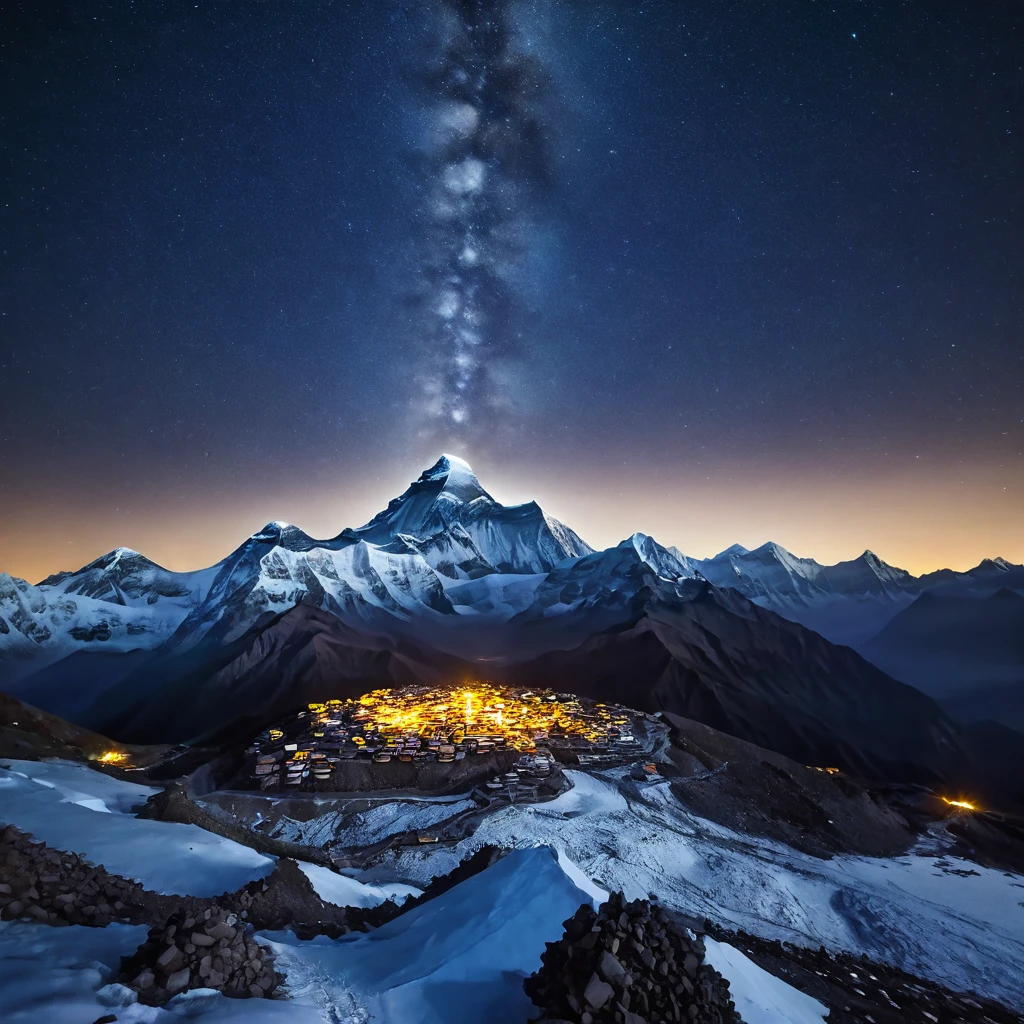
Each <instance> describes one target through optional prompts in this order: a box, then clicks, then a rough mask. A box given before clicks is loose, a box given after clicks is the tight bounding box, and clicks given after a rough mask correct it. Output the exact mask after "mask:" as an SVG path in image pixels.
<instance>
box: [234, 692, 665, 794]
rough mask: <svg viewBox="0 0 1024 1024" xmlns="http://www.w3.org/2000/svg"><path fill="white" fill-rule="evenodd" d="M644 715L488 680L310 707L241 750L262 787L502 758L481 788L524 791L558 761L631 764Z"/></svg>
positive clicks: (640, 748) (318, 785)
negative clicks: (402, 766)
mask: <svg viewBox="0 0 1024 1024" xmlns="http://www.w3.org/2000/svg"><path fill="white" fill-rule="evenodd" d="M645 719H646V716H643V715H639V714H638V713H637V712H635V711H631V710H629V709H627V708H624V707H620V706H618V705H613V704H602V703H596V702H592V701H585V700H580V699H579V698H577V697H575V696H573V695H571V694H555V693H551V692H549V691H544V690H523V689H511V688H508V687H500V686H493V685H491V684H489V683H478V684H474V685H472V686H463V687H454V688H443V687H439V688H429V687H409V688H405V689H400V690H374V691H373V692H372V693H368V694H365V695H364V696H362V697H360V698H358V699H356V700H330V701H327V702H325V703H315V704H310V705H309V706H308V709H307V710H306V711H302V712H300V713H299V714H298V715H296V716H294V717H293V718H291V719H289V720H287V721H284V722H281V723H278V726H277V727H276V728H272V729H267V730H266V731H264V732H263V733H261V734H260V735H259V736H258V737H257V738H256V740H255V742H254V743H253V745H252V746H251V747H250V748H249V750H248V751H247V755H248V760H247V766H248V767H247V772H248V777H249V780H250V782H251V783H258V784H259V786H260V788H261V789H280V788H284V787H290V788H292V789H293V790H296V791H301V790H304V789H305V790H314V791H322V790H325V789H326V790H331V789H336V788H337V789H344V788H346V785H345V780H344V773H345V766H346V763H347V762H352V761H363V762H366V761H371V762H373V763H374V764H381V765H383V764H388V763H392V764H393V763H403V762H404V763H407V764H411V765H413V766H427V765H433V764H455V763H456V762H460V761H465V760H466V759H467V758H471V759H473V760H474V761H475V760H476V759H477V758H483V757H487V756H488V755H492V758H493V755H502V756H501V757H500V758H495V760H500V761H501V764H502V767H505V766H507V767H508V768H509V770H508V771H504V772H500V773H499V774H498V775H496V776H495V777H494V778H492V779H491V780H490V781H489V782H488V783H487V784H486V785H487V786H488V787H489V788H491V789H503V788H506V787H507V786H508V785H510V784H512V783H516V784H517V785H519V786H520V787H522V786H524V785H525V786H527V787H528V786H529V784H530V780H531V779H532V780H540V779H543V778H545V777H546V776H548V775H549V774H550V772H551V771H552V768H553V766H554V764H555V762H556V761H558V760H561V761H565V760H571V761H573V762H574V763H583V764H586V763H594V762H596V763H602V762H612V761H628V760H635V759H636V758H637V757H638V756H640V755H641V754H643V753H644V752H645V749H646V747H645V744H644V742H643V740H644V739H645V738H646V736H647V733H648V726H647V723H646V721H645ZM638 725H640V726H641V728H640V729H639V730H638V728H637V726H638ZM638 731H639V732H640V733H641V738H640V740H639V741H638V738H637V735H635V733H636V732H638ZM516 754H518V757H516V756H515V755H516Z"/></svg>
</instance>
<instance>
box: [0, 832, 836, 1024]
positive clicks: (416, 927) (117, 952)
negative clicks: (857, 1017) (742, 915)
mask: <svg viewBox="0 0 1024 1024" xmlns="http://www.w3.org/2000/svg"><path fill="white" fill-rule="evenodd" d="M563 863H564V862H563ZM566 866H568V865H566ZM587 900H588V894H587V893H586V892H584V891H583V890H581V889H579V888H577V886H576V885H575V884H574V882H573V880H572V878H571V877H570V876H569V874H567V873H566V871H564V870H563V867H562V865H561V864H560V862H559V860H558V858H556V857H555V856H554V855H553V853H552V851H550V850H547V849H530V850H523V851H520V852H518V853H513V854H511V855H510V856H508V857H506V858H504V859H503V860H501V861H499V862H498V863H497V864H495V865H493V866H492V867H490V868H488V869H487V870H486V871H484V872H482V873H481V874H479V875H476V876H474V877H472V878H470V879H468V880H467V881H465V882H462V883H461V884H459V885H457V886H455V887H454V888H453V889H450V890H449V891H448V892H446V893H443V894H442V895H441V896H438V897H436V898H435V899H433V900H431V901H429V902H428V903H426V904H423V905H422V906H420V907H417V908H415V909H414V910H412V911H410V912H409V913H408V914H405V915H403V916H402V917H400V918H397V919H396V920H394V921H392V922H391V923H390V924H387V925H385V926H384V927H383V928H380V929H378V930H377V931H375V932H371V933H370V934H368V935H365V936H357V937H352V936H346V937H345V938H343V939H341V940H338V941H335V942H332V941H329V940H326V939H317V940H314V941H311V942H303V941H300V940H298V939H296V938H295V937H294V936H293V935H291V933H278V934H274V935H263V936H258V938H259V939H260V941H262V942H268V943H269V944H270V945H271V946H272V947H273V948H274V950H275V952H276V953H277V966H278V968H279V969H280V970H283V971H284V972H285V973H286V974H287V989H286V992H287V998H284V999H280V1000H267V1001H263V1000H233V999H228V998H226V997H225V996H222V995H219V994H217V993H215V992H211V991H209V990H202V989H200V990H197V991H194V992H188V993H185V994H184V995H182V996H178V997H176V998H175V999H173V1000H172V1001H171V1002H170V1003H169V1004H168V1005H167V1007H165V1008H162V1009H156V1008H152V1007H145V1006H141V1005H139V1004H138V1003H135V1002H134V1000H133V994H132V993H131V992H130V991H129V990H127V989H125V988H123V987H122V986H120V985H116V984H110V982H111V980H112V978H113V977H114V975H115V972H116V968H117V965H118V964H119V962H120V958H121V957H122V956H126V955H128V954H130V953H131V952H132V951H133V950H134V949H135V947H136V946H137V945H138V943H139V942H141V941H142V939H143V938H144V937H145V929H144V928H142V927H131V926H127V925H116V924H115V925H110V926H108V927H107V928H103V929H96V928H77V927H69V928H60V929H58V928H49V927H47V926H45V925H37V924H23V923H10V922H3V923H0V998H2V1000H3V1006H4V1019H5V1021H10V1022H11V1024H23V1022H32V1024H35V1022H36V1021H39V1020H41V1019H45V1020H46V1021H47V1022H48V1024H49V1022H52V1024H81V1022H82V1021H90V1020H96V1019H98V1018H99V1017H100V1016H102V1015H104V1014H107V1013H111V1012H113V1013H115V1014H116V1016H117V1018H118V1020H120V1021H128V1022H146V1024H158V1022H163V1021H174V1020H191V1021H196V1022H199V1024H213V1022H217V1024H226V1022H242V1021H244V1022H256V1024H259V1022H268V1024H294V1022H295V1021H297V1020H298V1021H303V1022H308V1024H315V1022H321V1021H322V1022H326V1024H365V1022H367V1021H369V1020H373V1021H377V1022H379V1024H480V1022H481V1021H492V1020H509V1021H523V1020H526V1019H528V1017H529V1016H530V1015H531V1013H532V1012H534V1011H533V1010H532V1007H531V1005H530V1002H529V1000H528V999H527V997H526V995H525V993H524V992H523V988H522V983H523V979H524V978H525V977H526V976H527V975H528V974H530V973H532V972H533V971H534V970H535V969H536V968H537V967H539V966H540V956H541V953H542V952H543V951H544V943H545V942H548V941H553V940H555V939H557V938H558V937H559V936H560V935H561V933H562V923H563V921H565V920H566V919H567V918H568V917H570V916H571V915H572V914H573V913H574V912H575V910H576V908H577V907H578V906H579V905H580V903H583V902H586V901H587ZM711 955H712V956H713V957H714V960H713V962H714V963H715V966H716V967H717V969H718V970H720V971H721V972H722V973H723V974H724V975H725V977H726V978H728V979H729V980H730V982H731V984H732V986H733V991H734V992H735V993H736V996H737V999H739V1000H741V1001H742V1005H743V1006H744V1007H745V1008H746V1009H747V1011H748V1012H749V1013H750V1015H749V1016H746V1017H745V1018H744V1019H745V1020H746V1021H747V1024H818V1022H819V1021H820V1020H821V1013H820V1012H818V1013H817V1016H815V1015H814V1010H815V1008H816V1007H817V1006H818V1005H819V1004H815V1002H814V1000H812V999H809V998H808V997H807V996H804V995H802V994H801V993H799V992H797V991H796V990H795V989H793V988H791V987H790V986H789V985H787V984H785V982H782V981H779V980H778V979H775V978H773V977H771V976H770V975H766V974H764V972H761V971H759V969H758V968H756V967H755V966H754V965H753V964H751V963H750V961H749V960H747V959H746V958H745V957H744V956H743V955H742V954H741V953H739V952H738V951H736V950H733V949H732V948H731V947H729V946H727V945H724V944H715V946H714V950H713V953H712V954H711ZM787 1014H788V1016H787ZM41 1015H42V1016H41Z"/></svg>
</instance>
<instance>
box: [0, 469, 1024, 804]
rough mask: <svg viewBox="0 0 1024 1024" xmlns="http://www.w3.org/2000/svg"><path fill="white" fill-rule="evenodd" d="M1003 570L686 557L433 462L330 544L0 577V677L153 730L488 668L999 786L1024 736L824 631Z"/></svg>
mask: <svg viewBox="0 0 1024 1024" xmlns="http://www.w3.org/2000/svg"><path fill="white" fill-rule="evenodd" d="M1016 588H1024V567H1021V566H1015V565H1012V564H1010V563H1008V562H1005V561H1003V560H1001V559H995V560H991V561H986V562H983V563H982V564H981V565H979V566H978V567H977V568H975V569H973V570H971V571H970V572H967V573H954V572H952V571H949V570H942V571H940V572H938V573H931V574H928V575H927V576H922V577H914V576H912V575H910V574H909V573H907V572H905V571H904V570H902V569H897V568H894V567H892V566H889V565H887V564H886V563H885V562H883V561H882V560H881V559H879V558H878V557H877V556H875V555H874V554H872V553H871V552H865V553H864V554H863V555H862V556H860V557H859V558H857V559H853V560H852V561H849V562H840V563H839V564H837V565H834V566H822V565H820V564H818V563H817V562H815V561H813V560H812V559H802V558H797V557H795V556H794V555H792V554H790V553H789V552H787V551H786V550H785V549H784V548H782V547H780V546H779V545H776V544H766V545H764V546H762V547H760V548H757V549H756V550H754V551H748V550H746V549H745V548H742V547H739V546H734V547H732V548H729V549H727V550H726V551H724V552H722V553H721V554H719V555H717V556H715V557H714V558H710V559H703V560H701V559H694V558H689V557H687V556H685V555H684V554H682V552H680V551H679V550H678V549H676V548H666V547H664V546H662V545H660V544H658V543H657V542H656V541H655V540H654V539H653V538H651V537H649V536H646V535H644V534H639V533H638V534H634V535H632V536H631V537H629V538H627V539H626V540H624V541H622V542H621V543H620V544H618V545H616V546H615V547H612V548H608V549H606V550H603V551H595V550H594V549H592V548H591V547H590V546H589V545H587V544H586V543H585V542H584V541H583V540H582V539H581V538H580V537H579V536H578V535H577V534H576V533H575V532H574V531H573V530H571V529H570V528H569V527H567V526H565V525H564V524H562V523H560V522H559V521H558V520H556V519H554V518H552V517H551V516H549V515H547V514H546V513H545V512H544V511H543V510H542V509H541V508H540V507H539V506H538V505H537V504H535V503H533V502H530V503H528V504H524V505H517V506H504V505H501V504H500V503H498V502H497V501H495V500H494V499H493V498H492V497H491V495H489V494H488V493H487V491H486V490H484V488H483V487H482V486H481V484H480V482H479V481H478V480H477V478H476V476H475V475H474V474H473V472H472V470H471V469H470V467H469V466H468V465H467V464H466V463H465V462H463V461H462V460H460V459H458V458H455V457H454V456H443V457H442V458H441V459H439V460H438V462H437V463H436V464H435V465H434V466H432V467H431V468H430V469H428V470H426V471H425V472H424V473H423V474H422V475H421V476H420V477H419V478H418V479H417V480H416V481H414V482H413V483H412V484H411V485H410V486H409V488H408V489H407V490H406V491H405V492H404V493H403V494H402V495H401V496H400V497H398V498H396V499H395V500H394V501H392V502H391V503H390V504H389V505H388V507H387V508H386V509H385V510H384V511H382V512H381V513H380V514H379V515H377V516H376V517H374V518H373V519H372V520H371V521H370V522H369V523H367V524H366V525H365V526H362V527H359V528H356V529H345V530H343V531H342V532H341V533H340V534H338V535H337V536H336V537H334V538H331V539H329V540H315V539H313V538H312V537H310V536H308V535H307V534H305V533H304V532H302V531H301V530H300V529H298V528H296V527H294V526H291V525H288V524H286V523H280V522H273V523H269V524H268V525H267V526H266V527H264V529H262V530H260V531H259V532H257V533H255V534H253V535H252V536H251V537H249V538H247V539H246V540H245V541H244V542H243V543H242V544H241V545H240V546H239V547H238V548H236V550H235V551H233V552H232V553H231V554H230V555H229V556H228V557H227V558H225V559H224V560H223V561H221V562H219V563H218V564H217V565H215V566H212V567H210V568H207V569H201V570H198V571H195V572H186V573H174V572H170V571H168V570H166V569H163V568H161V567H160V566H158V565H157V564H155V563H154V562H152V561H151V560H149V559H148V558H146V557H145V556H144V555H142V554H139V553H138V552H134V551H130V550H128V549H125V548H118V549H116V550H115V551H112V552H110V553H109V554H107V555H104V556H103V557H102V558H99V559H97V560H96V561H94V562H91V563H90V564H89V565H87V566H85V567H84V568H82V569H80V570H78V571H76V572H61V573H57V574H55V575H54V576H51V577H48V578H47V579H46V580H43V581H41V582H40V583H38V584H36V585H32V584H29V583H27V582H26V581H24V580H19V579H14V578H12V577H9V576H6V575H0V688H2V689H4V690H6V691H7V692H10V693H13V694H14V695H16V696H18V697H20V698H21V699H24V700H27V701H29V702H31V703H32V704H35V705H37V706H40V707H42V708H44V709H46V710H49V711H53V712H55V713H58V714H62V715H65V716H67V717H69V718H72V719H73V720H75V721H76V722H78V723H80V724H82V725H85V726H88V727H90V728H95V729H97V730H99V731H102V732H104V733H106V734H108V735H111V736H113V737H114V738H115V739H118V740H123V741H133V742H162V741H179V740H186V739H192V738H195V737H197V736H200V735H209V734H216V733H217V732H218V731H219V730H223V729H224V728H226V727H228V726H229V725H233V726H235V727H239V728H240V727H241V726H242V724H243V723H244V724H245V725H246V727H253V726H255V725H256V724H257V723H260V722H262V721H265V720H267V719H268V718H269V717H272V716H274V715H275V714H280V713H281V712H282V711H283V710H286V709H289V708H291V707H294V706H298V705H299V704H300V703H302V702H304V701H306V700H312V699H317V698H318V697H322V696H331V695H339V694H340V695H355V694H358V693H362V692H365V691H366V690H367V689H369V688H371V687H373V686H377V685H390V684H397V683H407V682H416V681H426V680H430V681H436V680H438V679H445V678H447V679H451V678H455V677H462V678H465V677H469V678H473V677H477V678H479V677H484V676H486V677H489V678H494V679H502V680H504V681H510V682H517V683H522V684H524V685H545V686H551V687H552V688H554V689H556V690H570V691H573V692H577V693H584V694H588V695H593V696H597V697H605V698H608V699H614V700H620V701H622V702H623V703H626V704H629V705H631V706H634V707H638V708H642V709H645V710H667V711H672V712H675V713H678V714H682V715H685V716H687V717H689V718H693V719H697V720H699V721H703V722H705V723H706V724H709V725H712V726H714V727H715V728H719V729H722V730H723V731H726V732H729V733H731V734H733V735H737V736H740V737H741V738H743V739H747V740H750V741H752V742H755V743H758V744H759V745H761V746H765V747H769V748H771V749H775V750H779V751H780V752H782V753H785V754H787V755H788V756H792V757H796V758H798V759H800V760H802V761H803V763H807V764H823V763H828V764H838V765H839V766H841V767H845V768H847V769H848V770H851V771H855V772H857V773H859V774H862V775H866V776H868V777H878V778H895V779H905V780H911V781H923V782H927V783H929V784H942V783H944V782H949V783H950V784H952V783H954V782H963V781H971V782H973V783H975V784H977V785H979V786H987V787H988V789H989V791H990V792H996V791H997V790H998V791H1000V792H1005V791H1006V790H1007V786H1006V781H1005V779H1000V772H1001V769H1000V770H998V771H997V770H996V767H995V765H997V764H1001V763H1002V762H1003V761H1005V760H1006V759H1007V758H1010V757H1011V756H1012V755H1013V753H1014V752H1015V751H1016V749H1017V747H1016V744H1017V742H1018V741H1021V742H1022V743H1024V739H1022V737H1020V736H1019V735H1018V734H1016V733H1013V732H1011V731H1010V730H1007V729H1002V728H999V727H996V730H995V733H994V734H993V733H992V731H991V730H990V729H989V730H988V731H987V732H986V738H985V742H984V743H983V744H981V745H980V746H979V740H978V737H977V735H976V733H975V731H974V730H975V727H973V726H970V727H968V726H963V725H959V724H957V723H956V722H954V721H953V720H951V719H950V718H949V717H947V715H946V714H945V713H944V712H943V711H942V709H941V708H940V707H939V706H938V705H937V704H935V702H934V701H932V700H931V699H930V698H928V697H927V696H925V695H924V694H922V693H920V692H919V691H918V690H915V689H912V688H911V687H909V686H905V685H903V684H901V683H900V682H897V681H896V680H895V679H893V678H891V677H890V676H889V675H886V674H885V672H883V671H881V670H880V669H879V668H877V667H875V666H874V665H872V664H869V663H868V662H867V661H865V660H864V658H862V657H861V656H860V655H859V654H858V653H856V652H855V651H854V650H851V649H850V648H849V647H846V646H840V645H839V643H843V642H849V641H850V640H851V638H858V639H859V642H864V641H867V640H869V639H870V638H871V637H873V636H875V635H876V634H877V633H878V632H879V630H881V629H882V628H883V627H884V626H886V624H887V623H889V622H890V621H892V620H894V619H895V618H897V617H898V616H899V614H900V613H901V612H903V611H904V610H905V609H908V608H911V607H916V606H917V605H918V604H920V602H921V601H922V600H924V599H925V598H923V597H922V595H925V597H929V596H930V597H935V596H936V595H938V596H939V597H946V598H950V599H952V598H954V597H956V598H957V599H961V600H965V601H976V600H978V599H979V598H981V597H985V596H988V595H991V594H993V593H995V592H996V591H1001V590H1007V591H1011V592H1012V591H1015V590H1016ZM926 604H927V602H926ZM926 611H927V608H926ZM834 641H838V642H839V643H837V642H834ZM982 747H984V749H981V748H982ZM1020 795H1021V797H1024V793H1022V794H1020ZM1013 798H1014V799H1016V794H1014V796H1013Z"/></svg>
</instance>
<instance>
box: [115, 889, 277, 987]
mask: <svg viewBox="0 0 1024 1024" xmlns="http://www.w3.org/2000/svg"><path fill="white" fill-rule="evenodd" d="M246 899H247V896H246V894H244V893H243V895H242V900H243V902H244V901H245V900H246ZM253 932H254V929H253V926H252V925H251V924H250V923H249V922H247V921H245V920H243V919H241V918H240V917H239V915H238V914H236V913H234V912H233V911H230V910H228V909H227V908H225V907H221V906H219V905H216V904H215V905H214V906H212V907H208V908H207V909H206V910H205V911H203V912H202V913H201V914H199V915H198V916H195V915H193V914H192V913H191V912H190V911H186V910H181V911H178V912H177V913H176V914H172V915H171V916H170V917H169V918H168V919H167V921H166V922H165V923H164V924H162V925H158V926H157V927H155V928H151V929H150V931H149V937H148V938H147V939H146V941H145V942H144V943H143V944H142V945H141V946H139V948H138V949H137V950H136V951H135V953H134V954H133V955H132V956H130V957H125V959H124V960H123V961H122V964H121V980H122V981H123V982H124V983H125V984H127V985H130V986H131V988H133V989H135V991H136V992H138V994H139V1000H140V1002H143V1003H147V1004H149V1005H150V1006H158V1005H160V1004H162V1003H165V1002H166V1001H167V1000H168V999H170V998H171V997H172V996H176V995H177V994H178V993H179V992H186V991H188V990H189V989H192V988H212V989H216V990H217V991H218V992H223V993H224V994H225V995H227V996H234V997H237V998H255V999H264V998H269V997H270V996H272V995H273V994H274V992H275V991H276V990H277V988H278V986H279V985H280V984H281V983H282V982H283V981H284V975H282V974H278V973H277V972H276V971H275V970H274V958H273V955H272V954H271V952H270V950H269V949H267V948H266V947H265V946H261V945H260V944H259V943H258V942H257V941H256V940H255V938H253Z"/></svg>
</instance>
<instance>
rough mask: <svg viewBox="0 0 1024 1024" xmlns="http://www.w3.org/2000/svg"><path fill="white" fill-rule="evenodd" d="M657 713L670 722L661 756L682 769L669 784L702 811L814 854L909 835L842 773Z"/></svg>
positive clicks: (905, 839)
mask: <svg viewBox="0 0 1024 1024" xmlns="http://www.w3.org/2000/svg"><path fill="white" fill-rule="evenodd" d="M663 717H664V719H665V720H666V721H668V722H669V723H670V724H671V726H672V733H671V737H672V744H671V746H670V747H669V749H668V756H669V757H670V758H671V760H672V761H673V763H674V764H675V765H676V766H677V767H679V768H680V769H681V770H682V774H681V775H679V776H678V777H673V778H672V780H671V782H670V785H671V787H672V791H673V792H674V793H675V795H676V796H677V797H678V798H679V800H680V801H681V802H682V803H683V804H685V805H686V806H687V807H688V808H689V809H690V810H692V811H693V812H694V813H695V814H698V815H700V816H701V817H702V818H708V819H710V820H712V821H717V822H719V823H720V824H723V825H726V826H727V827H729V828H732V829H735V830H736V831H738V832H746V833H749V834H753V835H761V836H766V837H768V838H771V839H776V840H779V841H781V842H784V843H787V844H788V845H790V846H794V847H796V848H797V849H798V850H803V851H805V852H807V853H812V854H816V855H818V856H828V855H831V854H834V853H855V854H862V855H865V856H869V857H884V856H892V855H894V854H897V853H903V852H905V851H906V850H907V849H909V848H910V846H911V845H912V843H913V842H914V841H915V839H916V833H915V832H914V831H913V830H911V829H910V828H909V827H908V825H907V822H906V821H905V820H904V819H903V818H902V817H901V816H900V815H899V814H898V813H896V812H894V811H893V810H892V809H890V808H889V806H888V805H886V804H885V803H884V802H878V801H875V800H874V799H872V797H871V796H870V795H869V793H868V791H867V790H865V789H864V788H863V787H861V786H860V785H858V784H857V783H855V782H854V781H852V780H851V779H850V778H849V777H847V776H846V775H843V774H830V773H828V772H825V771H821V770H819V769H815V768H808V767H806V766H805V765H802V764H798V763H797V762H796V761H792V760H790V759H789V758H788V757H783V756H782V755H781V754H777V753H775V752H774V751H770V750H766V749H764V748H763V747H758V746H755V745H754V744H753V743H748V742H746V741H745V740H741V739H737V738H736V737H734V736H728V735H726V734H725V733H722V732H719V731H718V730H716V729H712V728H710V727H709V726H706V725H702V724H701V723H700V722H694V721H692V720H691V719H686V718H680V717H679V716H678V715H675V714H672V713H671V712H665V713H664V714H663Z"/></svg>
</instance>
